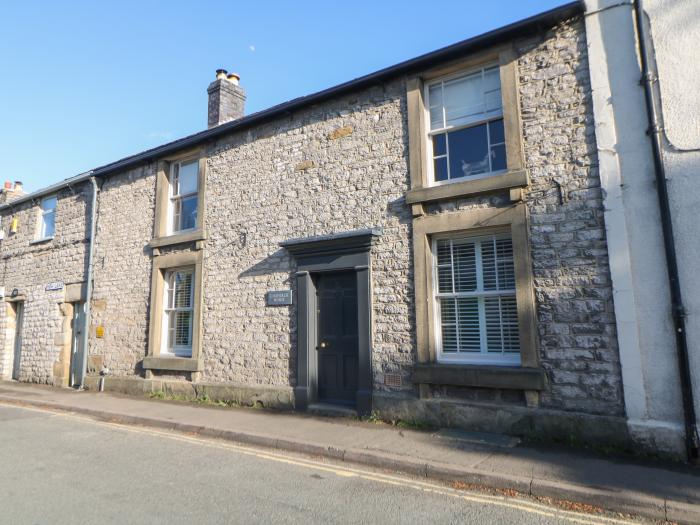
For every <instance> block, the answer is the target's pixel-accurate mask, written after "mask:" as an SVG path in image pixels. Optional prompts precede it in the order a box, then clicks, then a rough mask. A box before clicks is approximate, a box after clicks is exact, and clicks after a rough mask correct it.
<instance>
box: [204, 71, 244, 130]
mask: <svg viewBox="0 0 700 525" xmlns="http://www.w3.org/2000/svg"><path fill="white" fill-rule="evenodd" d="M240 78H241V77H240V76H239V75H238V74H236V73H230V74H229V72H228V71H226V70H225V69H217V70H216V80H214V82H212V83H211V84H209V87H208V88H207V93H208V94H209V108H208V115H207V117H208V118H207V124H208V125H209V127H210V128H213V127H214V126H218V125H220V124H223V123H225V122H229V121H231V120H236V119H239V118H241V117H242V116H243V115H244V109H245V99H246V96H245V90H244V89H243V88H242V87H241V86H240V84H239V81H240Z"/></svg>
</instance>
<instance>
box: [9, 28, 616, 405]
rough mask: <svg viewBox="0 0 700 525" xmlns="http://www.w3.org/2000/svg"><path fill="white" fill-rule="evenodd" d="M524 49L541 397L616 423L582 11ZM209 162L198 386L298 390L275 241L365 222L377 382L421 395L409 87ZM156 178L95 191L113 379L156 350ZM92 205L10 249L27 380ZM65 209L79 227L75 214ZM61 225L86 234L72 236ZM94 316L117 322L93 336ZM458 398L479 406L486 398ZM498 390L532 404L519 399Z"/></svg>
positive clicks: (209, 149)
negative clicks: (152, 326)
mask: <svg viewBox="0 0 700 525" xmlns="http://www.w3.org/2000/svg"><path fill="white" fill-rule="evenodd" d="M516 47H517V50H518V53H519V60H518V70H519V72H518V77H519V83H520V85H519V98H520V105H521V107H522V128H523V129H522V131H523V138H524V152H525V159H526V167H527V169H528V170H529V172H530V177H531V186H530V187H529V189H528V191H527V192H526V196H525V199H526V202H527V203H528V209H529V213H530V223H531V243H532V260H533V265H534V275H535V283H534V286H535V290H536V299H537V305H538V310H537V314H538V320H539V332H540V334H539V335H540V346H541V348H540V350H541V358H542V362H543V365H544V367H545V368H546V370H547V373H548V376H549V382H550V388H549V390H547V391H546V392H544V393H543V396H542V400H541V401H542V405H543V406H544V407H548V408H555V409H563V410H568V411H580V412H584V413H588V414H600V415H612V416H618V415H622V414H623V413H624V407H623V403H622V398H621V384H620V371H619V364H618V356H617V347H616V338H615V331H614V314H613V308H612V296H611V291H610V277H609V272H608V262H607V251H606V242H605V230H604V224H603V210H602V204H601V192H600V188H599V179H598V174H597V160H596V156H595V143H594V142H595V139H594V135H593V122H592V117H591V109H590V86H589V84H588V72H587V61H586V44H585V36H584V31H583V24H582V22H581V21H580V20H575V21H570V22H568V23H565V24H562V25H561V26H560V27H558V28H555V29H554V30H552V31H550V32H549V33H548V34H546V35H542V37H541V38H539V39H537V40H532V39H531V40H528V41H523V42H519V43H517V45H516ZM206 155H207V184H206V189H205V192H206V208H207V209H206V214H205V226H206V231H207V233H208V238H207V240H206V241H205V242H204V245H203V249H204V266H203V290H204V307H203V312H202V314H203V344H202V357H203V360H204V370H203V372H202V374H201V377H200V378H199V379H200V380H202V381H207V382H231V383H237V384H245V385H268V386H280V387H286V386H293V385H295V383H296V378H295V369H296V361H295V337H296V335H295V334H296V326H295V322H296V309H295V306H291V307H274V308H273V307H267V306H265V293H266V292H267V291H269V290H273V289H284V288H289V287H293V285H294V279H292V275H293V273H294V270H295V268H294V263H293V261H292V259H291V258H290V257H289V255H288V254H287V252H286V251H285V250H283V249H282V248H280V247H279V243H280V242H282V241H285V240H289V239H292V238H303V237H310V236H316V235H324V234H332V233H338V232H343V231H350V230H356V229H361V228H370V227H371V228H382V229H383V235H382V237H381V238H380V240H379V242H378V243H377V245H376V247H375V248H373V252H372V260H371V264H372V286H373V288H372V303H373V311H372V316H373V330H372V337H373V340H372V345H373V346H372V359H373V369H374V381H375V384H374V389H375V391H378V392H381V391H386V392H389V393H394V394H397V393H403V394H404V397H409V396H410V395H413V394H415V390H414V387H413V385H412V383H411V381H410V374H411V369H412V365H413V363H414V362H415V359H416V351H415V337H414V333H415V327H414V323H415V321H414V304H413V280H412V263H411V241H410V239H411V214H410V210H409V209H408V207H407V206H406V204H405V201H404V195H405V193H406V191H407V190H408V188H409V176H408V132H407V111H406V86H405V82H404V80H403V79H397V80H394V81H392V82H389V83H386V84H383V85H380V86H375V87H372V88H370V89H367V90H364V91H361V92H357V93H354V94H352V95H348V96H344V97H341V98H338V99H336V100H332V101H328V102H324V103H322V104H319V105H316V106H311V107H308V108H305V109H303V110H298V111H296V112H294V113H292V114H290V115H289V116H287V117H283V118H278V119H276V120H273V121H271V122H268V123H265V124H262V125H260V126H258V127H257V128H255V129H251V130H247V131H240V132H235V133H232V134H230V135H228V136H227V137H226V138H225V139H221V140H219V141H218V142H216V143H210V144H208V145H207V146H206ZM155 179H156V177H155V164H148V165H145V166H143V167H141V168H138V169H133V170H131V171H128V172H125V173H122V174H118V175H113V176H110V177H108V178H106V179H104V181H103V182H102V186H101V191H100V197H99V219H98V224H97V237H96V241H97V245H96V253H95V288H94V295H93V323H92V327H91V342H90V353H91V354H92V355H99V356H102V357H103V360H104V365H105V366H107V368H109V369H110V371H111V373H112V374H113V375H114V376H118V377H120V376H135V375H136V376H138V375H141V374H142V370H141V369H140V365H139V363H140V361H141V360H142V359H143V357H144V356H145V355H146V346H147V341H148V320H149V310H148V309H149V302H150V282H151V272H152V255H151V250H150V249H149V248H148V247H147V244H148V242H149V241H150V240H151V238H152V237H153V224H154V213H155V211H154V207H155V185H156V183H155ZM81 199H83V198H82V197H65V198H64V199H62V200H61V201H60V202H59V220H58V221H57V239H56V240H55V241H54V242H53V243H52V244H50V245H46V246H36V247H33V246H32V247H28V245H27V241H28V239H26V238H25V239H21V238H20V237H18V239H16V240H11V242H9V243H8V242H7V241H5V244H4V245H3V256H4V257H5V260H4V264H5V265H6V270H5V272H6V273H5V275H6V278H5V281H4V282H5V286H6V287H11V286H13V285H12V283H18V284H17V286H18V287H19V288H20V289H22V290H25V289H26V290H27V292H26V293H27V294H28V306H27V322H28V323H29V324H28V326H29V327H30V328H29V331H28V339H27V341H28V343H27V344H28V345H30V347H31V348H32V349H33V350H31V351H32V352H33V355H35V356H36V359H34V358H31V359H28V360H27V364H26V367H27V368H26V371H25V370H24V368H23V374H25V375H24V376H23V377H25V378H27V379H30V380H35V381H48V380H49V378H50V373H49V372H50V364H51V360H52V359H54V360H55V355H54V353H55V352H53V350H51V348H53V347H52V344H53V335H55V334H54V333H55V332H56V330H58V329H59V324H60V312H59V311H58V306H57V304H58V303H57V301H58V298H57V297H53V296H49V295H46V294H45V293H44V292H43V286H44V284H45V282H50V281H52V280H63V281H66V282H70V279H77V280H81V279H82V272H83V270H84V264H83V260H84V244H85V243H84V226H85V223H86V222H87V220H86V217H87V215H85V212H86V210H85V206H84V203H83V200H84V199H83V200H81ZM505 200H506V196H503V195H493V196H490V197H488V198H477V199H467V200H461V201H452V202H447V203H443V204H441V205H433V206H430V207H429V209H428V212H429V213H453V212H455V211H458V210H462V209H466V208H469V207H473V206H492V207H498V206H501V205H503V203H504V202H505ZM69 203H74V204H75V206H76V208H75V210H74V209H73V207H71V206H70V205H69ZM79 203H83V204H82V206H83V207H82V209H79V208H78V207H77V206H78V204H79ZM61 210H64V211H61ZM69 210H70V212H69ZM68 217H72V221H73V223H74V224H73V223H71V225H70V226H69V225H68V224H66V223H65V221H66V220H67V218H68ZM3 220H4V221H5V222H3V225H4V226H5V227H6V222H7V217H6V218H4V219H3ZM64 229H65V232H70V231H73V230H76V231H77V230H79V231H80V234H75V239H74V240H73V241H71V242H72V243H73V244H70V243H69V242H68V241H67V240H66V239H64V237H65V235H67V233H66V234H64ZM71 235H73V234H71ZM59 237H60V238H61V240H60V241H59ZM69 237H70V235H69ZM71 239H73V237H71ZM20 241H21V242H20ZM13 243H14V244H13ZM64 244H65V245H66V247H65V248H62V247H63V245H64ZM59 247H61V248H59ZM61 250H63V251H61ZM30 268H31V271H30ZM25 281H26V282H25ZM97 325H101V326H103V327H104V329H105V332H104V337H102V338H99V339H98V338H96V337H95V332H94V327H95V326H97ZM32 359H34V360H32ZM386 374H398V375H400V376H401V378H402V381H401V386H392V387H389V386H386V385H385V380H384V378H385V375H386ZM186 375H187V374H173V375H172V377H173V378H179V379H186ZM392 382H393V381H392ZM443 395H448V396H451V395H456V394H454V393H450V392H445V393H443ZM459 395H466V396H467V397H469V396H472V397H470V399H473V400H481V399H483V396H484V395H485V394H484V393H483V392H473V391H472V392H461V393H459ZM487 398H488V400H489V401H496V402H500V403H516V404H517V403H521V402H522V400H521V398H520V394H519V393H517V392H512V391H503V392H493V391H492V392H489V393H488V395H487Z"/></svg>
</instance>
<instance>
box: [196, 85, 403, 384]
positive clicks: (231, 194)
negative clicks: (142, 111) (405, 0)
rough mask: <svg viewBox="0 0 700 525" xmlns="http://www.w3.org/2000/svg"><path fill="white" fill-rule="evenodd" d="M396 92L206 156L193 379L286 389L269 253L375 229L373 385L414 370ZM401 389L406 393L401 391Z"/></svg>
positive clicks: (264, 131) (286, 355) (318, 112)
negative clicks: (197, 373)
mask: <svg viewBox="0 0 700 525" xmlns="http://www.w3.org/2000/svg"><path fill="white" fill-rule="evenodd" d="M405 113H406V108H405V87H404V83H403V82H401V81H395V82H392V83H390V84H387V85H385V86H383V87H376V88H373V89H371V90H368V91H365V92H361V93H357V94H353V95H351V96H348V97H344V98H342V99H339V100H336V101H332V102H328V103H325V104H323V105H320V106H317V107H312V108H309V109H306V110H303V111H299V112H298V113H295V114H294V115H292V116H291V117H290V118H288V119H284V120H278V121H275V122H273V123H270V124H267V125H264V126H261V127H260V128H257V129H256V130H254V131H251V132H248V133H244V134H238V135H234V136H231V137H230V138H229V139H227V140H225V141H221V142H220V143H218V144H216V145H215V146H214V147H213V148H212V149H211V150H210V151H209V152H208V156H209V161H208V174H207V177H208V179H207V217H206V224H207V232H208V234H209V239H208V240H207V243H206V254H205V257H206V259H205V264H204V274H205V275H204V294H205V302H206V306H205V313H204V346H203V349H204V358H205V363H206V369H205V372H204V379H206V380H211V381H236V382H242V383H253V384H273V385H288V384H292V385H293V384H294V383H295V378H294V373H295V368H296V362H295V355H294V350H293V348H294V337H295V321H296V309H295V307H294V306H292V307H282V308H270V307H265V292H266V291H268V290H273V289H280V288H289V287H290V286H293V279H292V278H291V277H292V273H291V272H293V270H294V268H293V266H292V264H293V263H292V261H291V260H290V257H289V255H288V254H287V253H286V252H285V251H284V250H283V249H281V248H280V247H279V243H280V242H282V241H284V240H288V239H293V238H301V237H309V236H315V235H323V234H331V233H338V232H343V231H350V230H356V229H361V228H369V227H380V228H383V231H384V233H383V235H382V237H381V239H380V241H379V243H378V245H377V247H376V250H373V254H372V274H373V283H374V289H373V297H372V299H373V304H374V310H373V316H374V340H373V345H374V346H373V359H374V363H373V364H374V370H375V372H376V379H377V386H378V387H381V381H382V377H383V373H384V372H385V371H389V370H391V371H394V370H403V371H404V373H405V375H408V373H409V368H408V367H409V366H410V364H411V363H412V362H413V355H414V352H413V337H412V325H411V322H412V321H411V320H412V316H413V303H412V285H411V278H410V264H411V263H410V246H409V239H410V214H409V210H408V209H407V207H406V206H405V204H404V200H403V195H404V194H405V192H406V191H407V189H408V171H407V137H406V128H405V126H406V123H405ZM407 384H409V383H408V382H407Z"/></svg>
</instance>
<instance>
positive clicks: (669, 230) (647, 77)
mask: <svg viewBox="0 0 700 525" xmlns="http://www.w3.org/2000/svg"><path fill="white" fill-rule="evenodd" d="M634 12H635V22H636V26H637V40H638V45H639V55H640V57H641V62H642V81H641V82H642V84H643V85H644V97H645V99H646V106H647V116H648V118H649V129H648V131H647V134H648V135H649V138H650V139H651V149H652V153H653V155H654V171H655V172H656V186H657V188H656V189H657V194H658V196H659V210H660V212H661V228H662V231H663V236H664V252H665V255H666V267H667V269H668V280H669V285H670V289H671V309H672V315H673V325H674V329H675V333H676V350H677V351H678V368H679V372H680V380H681V394H682V397H683V414H684V416H685V417H684V419H685V446H686V452H687V454H688V459H689V460H690V461H695V460H697V459H698V445H699V440H698V430H697V421H696V417H695V403H694V398H693V383H692V378H691V376H690V361H689V358H688V340H687V338H686V331H685V309H684V308H683V299H682V296H681V285H680V279H679V276H678V259H677V257H676V245H675V241H674V236H673V222H672V219H671V203H670V201H669V197H668V185H667V184H666V168H665V166H664V163H663V158H662V148H663V144H662V138H661V134H662V132H663V130H662V128H661V124H660V115H659V110H658V108H657V105H656V101H655V99H654V83H655V82H656V81H657V80H658V79H657V77H656V76H655V75H654V74H653V73H652V72H651V71H650V68H649V56H648V55H647V46H646V32H645V30H644V9H643V7H642V5H641V0H637V1H636V2H634Z"/></svg>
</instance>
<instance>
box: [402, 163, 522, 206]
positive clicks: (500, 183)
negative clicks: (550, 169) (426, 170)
mask: <svg viewBox="0 0 700 525" xmlns="http://www.w3.org/2000/svg"><path fill="white" fill-rule="evenodd" d="M527 185H528V176H527V171H525V170H513V171H507V172H505V173H501V174H499V175H492V176H490V177H484V178H482V179H472V180H464V181H459V182H451V183H449V184H441V185H439V186H429V187H425V188H423V187H417V188H413V189H411V190H409V191H408V192H407V193H406V203H407V204H422V203H426V202H433V201H439V200H443V199H454V198H458V197H469V196H472V195H479V194H482V193H490V192H494V191H498V190H507V189H510V188H520V187H524V186H527Z"/></svg>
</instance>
